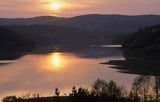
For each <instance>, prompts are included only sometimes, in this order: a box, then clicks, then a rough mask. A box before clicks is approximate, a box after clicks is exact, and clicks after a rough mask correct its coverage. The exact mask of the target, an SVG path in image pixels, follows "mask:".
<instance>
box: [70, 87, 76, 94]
mask: <svg viewBox="0 0 160 102" xmlns="http://www.w3.org/2000/svg"><path fill="white" fill-rule="evenodd" d="M76 95H77V89H76V87H75V86H73V87H72V93H71V94H70V96H76Z"/></svg>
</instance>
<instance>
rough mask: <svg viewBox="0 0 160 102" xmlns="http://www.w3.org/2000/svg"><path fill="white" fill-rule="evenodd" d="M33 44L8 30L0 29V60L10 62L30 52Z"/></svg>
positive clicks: (24, 37) (22, 36)
mask: <svg viewBox="0 0 160 102" xmlns="http://www.w3.org/2000/svg"><path fill="white" fill-rule="evenodd" d="M33 49H34V42H33V41H31V40H30V39H29V38H27V37H26V36H24V35H21V34H19V33H17V32H15V31H13V30H10V29H8V28H4V27H0V53H1V54H0V60H11V59H15V58H18V57H20V56H21V55H24V54H26V53H29V52H32V51H33Z"/></svg>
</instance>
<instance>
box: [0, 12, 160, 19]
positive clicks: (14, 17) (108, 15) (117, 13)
mask: <svg viewBox="0 0 160 102" xmlns="http://www.w3.org/2000/svg"><path fill="white" fill-rule="evenodd" d="M87 15H102V16H103V15H104V16H105V15H106V16H107V15H108V16H111V15H115V16H160V14H118V13H117V14H116V13H115V14H98V13H93V14H81V15H75V16H70V17H65V16H54V15H37V16H30V17H0V19H27V18H28V19H29V18H38V17H55V18H74V17H79V16H87Z"/></svg>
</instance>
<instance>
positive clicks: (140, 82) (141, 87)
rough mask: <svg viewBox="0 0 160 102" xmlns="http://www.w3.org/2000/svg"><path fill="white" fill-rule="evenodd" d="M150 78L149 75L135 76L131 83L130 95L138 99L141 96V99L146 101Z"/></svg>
mask: <svg viewBox="0 0 160 102" xmlns="http://www.w3.org/2000/svg"><path fill="white" fill-rule="evenodd" d="M150 80H151V77H150V76H139V77H136V78H135V79H134V81H133V84H132V89H131V93H130V96H131V97H133V98H134V100H139V99H140V97H141V96H143V100H144V102H146V101H147V96H148V94H149V87H150Z"/></svg>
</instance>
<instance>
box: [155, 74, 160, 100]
mask: <svg viewBox="0 0 160 102" xmlns="http://www.w3.org/2000/svg"><path fill="white" fill-rule="evenodd" d="M154 91H155V94H156V101H157V102H158V101H159V96H160V76H155V86H154Z"/></svg>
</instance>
